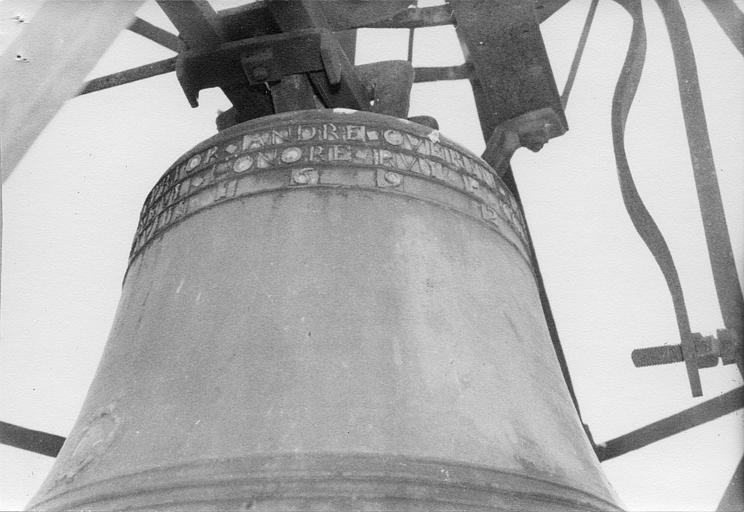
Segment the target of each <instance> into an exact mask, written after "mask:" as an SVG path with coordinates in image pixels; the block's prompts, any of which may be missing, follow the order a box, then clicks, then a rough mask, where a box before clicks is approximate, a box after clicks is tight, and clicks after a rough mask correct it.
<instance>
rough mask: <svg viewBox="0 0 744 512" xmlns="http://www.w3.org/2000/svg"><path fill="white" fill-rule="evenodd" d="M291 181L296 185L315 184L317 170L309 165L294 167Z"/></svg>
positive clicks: (316, 181)
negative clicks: (301, 167)
mask: <svg viewBox="0 0 744 512" xmlns="http://www.w3.org/2000/svg"><path fill="white" fill-rule="evenodd" d="M292 183H294V184H297V185H315V184H317V183H318V171H315V170H313V169H312V168H310V167H308V168H304V169H296V170H294V171H292Z"/></svg>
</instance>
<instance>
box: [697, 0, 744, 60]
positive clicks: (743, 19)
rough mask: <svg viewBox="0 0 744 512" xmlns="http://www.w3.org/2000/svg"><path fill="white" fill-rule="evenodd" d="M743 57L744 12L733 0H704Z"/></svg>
mask: <svg viewBox="0 0 744 512" xmlns="http://www.w3.org/2000/svg"><path fill="white" fill-rule="evenodd" d="M703 3H704V4H705V6H706V7H707V8H708V10H709V11H710V12H711V14H712V15H713V17H714V18H715V19H716V21H717V22H718V25H719V26H720V27H721V29H723V32H724V33H725V34H726V36H727V37H728V38H729V41H731V44H733V45H734V46H735V47H736V49H737V50H739V53H741V55H742V57H744V13H743V12H741V10H739V8H738V7H737V6H736V4H735V3H734V1H733V0H703Z"/></svg>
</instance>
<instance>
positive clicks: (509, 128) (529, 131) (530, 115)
mask: <svg viewBox="0 0 744 512" xmlns="http://www.w3.org/2000/svg"><path fill="white" fill-rule="evenodd" d="M561 126H562V125H561V119H560V117H559V116H558V115H557V114H556V112H555V110H554V109H552V108H541V109H539V110H534V111H532V112H527V113H526V114H522V115H521V116H518V117H515V118H514V119H509V120H508V121H504V122H503V123H501V124H500V125H498V126H497V127H496V128H495V129H494V130H493V133H492V134H491V137H490V138H489V139H488V142H487V143H486V150H485V152H484V153H483V159H484V160H485V161H486V162H488V163H489V164H491V167H493V168H494V169H495V170H496V172H497V173H498V174H499V176H501V177H503V176H504V175H505V174H506V173H507V172H508V171H509V161H510V160H511V157H512V155H513V154H514V152H515V151H516V150H517V149H519V148H521V147H526V148H527V149H529V150H530V151H539V150H540V149H541V148H542V147H543V145H544V144H545V143H547V142H548V140H550V139H551V138H552V137H556V136H557V135H560V133H563V132H562V131H561ZM559 132H560V133H559Z"/></svg>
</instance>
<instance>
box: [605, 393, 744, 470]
mask: <svg viewBox="0 0 744 512" xmlns="http://www.w3.org/2000/svg"><path fill="white" fill-rule="evenodd" d="M742 407H744V387H739V388H736V389H734V390H732V391H728V392H726V393H724V394H722V395H721V396H718V397H716V398H713V399H711V400H708V401H706V402H703V403H702V404H699V405H696V406H694V407H690V408H689V409H685V410H684V411H681V412H678V413H677V414H673V415H672V416H669V417H668V418H664V419H663V420H659V421H656V422H654V423H651V424H650V425H646V426H645V427H641V428H639V429H637V430H634V431H632V432H629V433H627V434H625V435H622V436H620V437H616V438H615V439H611V440H609V441H606V442H604V443H600V444H598V445H597V447H596V451H597V457H599V460H600V461H605V460H609V459H612V458H615V457H618V456H620V455H623V454H625V453H628V452H631V451H633V450H638V449H639V448H643V447H644V446H648V445H649V444H651V443H655V442H656V441H661V440H662V439H666V438H667V437H670V436H673V435H675V434H679V433H680V432H684V431H685V430H689V429H691V428H694V427H697V426H699V425H702V424H703V423H707V422H709V421H712V420H715V419H717V418H720V417H721V416H724V415H726V414H728V413H731V412H734V411H736V410H738V409H741V408H742Z"/></svg>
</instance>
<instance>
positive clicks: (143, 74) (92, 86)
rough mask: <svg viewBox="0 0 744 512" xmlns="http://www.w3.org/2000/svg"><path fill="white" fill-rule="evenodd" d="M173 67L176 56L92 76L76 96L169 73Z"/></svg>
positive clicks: (173, 69) (174, 67)
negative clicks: (103, 74)
mask: <svg viewBox="0 0 744 512" xmlns="http://www.w3.org/2000/svg"><path fill="white" fill-rule="evenodd" d="M175 69H176V58H175V57H171V58H170V59H165V60H159V61H157V62H152V63H150V64H145V65H144V66H138V67H136V68H131V69H127V70H125V71H119V72H118V73H113V74H111V75H106V76H102V77H99V78H94V79H93V80H90V81H89V82H86V83H85V84H84V86H83V88H82V90H81V91H80V92H79V93H78V96H80V95H83V94H88V93H91V92H95V91H101V90H103V89H109V88H111V87H116V86H119V85H124V84H128V83H131V82H136V81H137V80H143V79H145V78H150V77H153V76H157V75H162V74H165V73H170V72H171V71H175Z"/></svg>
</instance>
